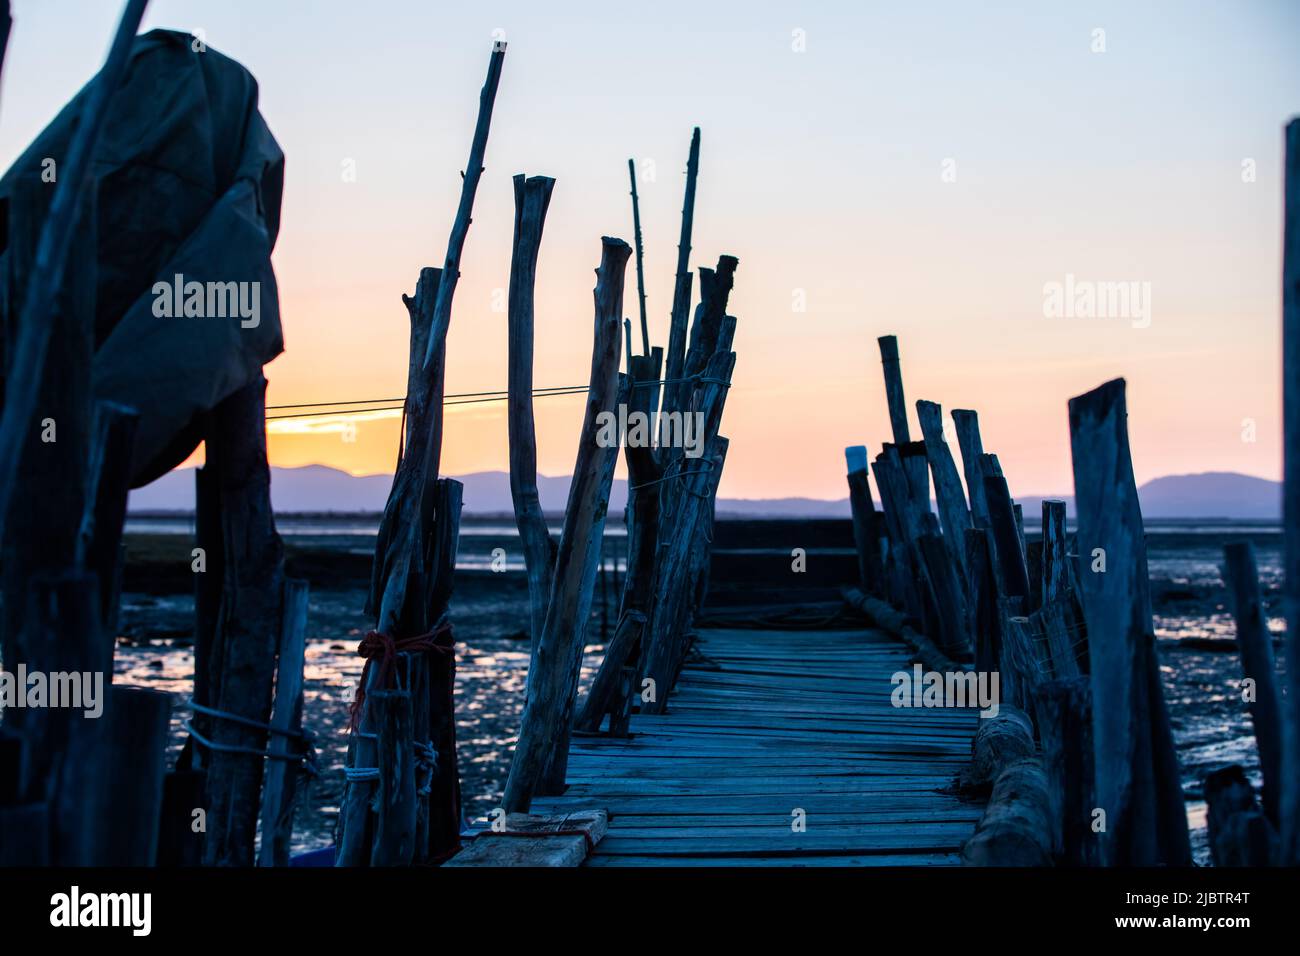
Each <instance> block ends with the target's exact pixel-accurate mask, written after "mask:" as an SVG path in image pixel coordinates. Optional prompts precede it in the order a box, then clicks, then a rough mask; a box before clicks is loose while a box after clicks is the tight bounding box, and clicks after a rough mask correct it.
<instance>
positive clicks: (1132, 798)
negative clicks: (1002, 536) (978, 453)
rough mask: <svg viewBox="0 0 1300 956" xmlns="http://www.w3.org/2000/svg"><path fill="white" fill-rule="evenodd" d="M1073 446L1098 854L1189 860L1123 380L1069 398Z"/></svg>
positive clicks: (1110, 860)
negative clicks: (1100, 827)
mask: <svg viewBox="0 0 1300 956" xmlns="http://www.w3.org/2000/svg"><path fill="white" fill-rule="evenodd" d="M1070 445H1071V452H1072V457H1073V462H1074V493H1075V508H1076V511H1077V515H1078V523H1079V530H1078V542H1079V545H1078V546H1079V553H1080V556H1081V558H1082V560H1083V561H1085V562H1087V567H1088V568H1089V570H1087V571H1085V572H1083V574H1082V575H1081V580H1080V590H1081V592H1082V595H1081V596H1082V603H1083V610H1084V618H1085V620H1086V623H1087V628H1088V656H1089V661H1090V672H1091V680H1092V700H1093V709H1092V720H1093V747H1094V750H1095V772H1096V797H1097V806H1098V807H1099V808H1100V809H1101V810H1102V811H1104V812H1105V815H1106V818H1105V825H1106V829H1105V832H1104V835H1103V838H1102V841H1101V858H1102V862H1103V863H1104V864H1106V865H1109V866H1125V865H1129V866H1144V865H1145V866H1154V865H1190V864H1191V848H1190V844H1189V841H1188V835H1187V815H1186V809H1185V807H1184V804H1183V791H1182V780H1181V777H1180V775H1179V768H1178V755H1177V753H1176V752H1175V750H1174V740H1173V733H1172V731H1171V729H1170V726H1169V715H1168V712H1167V711H1166V708H1165V699H1164V693H1163V691H1162V689H1161V686H1160V668H1159V664H1158V661H1157V654H1156V646H1155V643H1156V642H1155V632H1154V628H1153V625H1152V620H1151V593H1150V582H1149V580H1148V577H1147V556H1146V544H1145V541H1144V537H1143V528H1142V512H1141V509H1140V507H1139V505H1138V496H1137V484H1136V483H1135V481H1134V478H1133V461H1132V458H1131V456H1130V453H1129V441H1128V411H1127V406H1126V403H1125V396H1124V380H1123V379H1116V380H1115V381H1112V382H1107V383H1106V384H1105V385H1102V386H1101V387H1100V388H1097V389H1094V390H1093V391H1091V392H1088V393H1087V394H1085V395H1080V396H1079V397H1077V398H1074V399H1071V400H1070ZM987 487H988V486H987V485H986V488H987ZM991 504H992V502H990V505H991ZM995 519H996V515H995ZM1001 545H1002V542H1001V541H999V547H1001Z"/></svg>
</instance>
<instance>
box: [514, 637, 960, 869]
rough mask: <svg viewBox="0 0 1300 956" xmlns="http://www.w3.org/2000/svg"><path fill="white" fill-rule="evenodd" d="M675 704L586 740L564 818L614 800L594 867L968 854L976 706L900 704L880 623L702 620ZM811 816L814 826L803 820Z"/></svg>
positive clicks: (542, 803)
mask: <svg viewBox="0 0 1300 956" xmlns="http://www.w3.org/2000/svg"><path fill="white" fill-rule="evenodd" d="M696 651H697V652H696V653H693V654H692V655H691V657H690V659H689V660H687V662H686V663H685V665H684V667H683V670H682V673H681V676H680V678H679V679H678V682H677V685H676V688H675V690H674V691H673V694H672V696H671V698H670V700H669V706H668V711H667V713H665V714H634V715H633V716H632V719H631V725H630V730H631V736H630V737H624V738H619V737H608V736H589V737H575V738H574V740H573V747H572V751H571V753H570V756H569V768H568V777H567V779H568V784H569V786H568V788H567V790H566V791H565V793H564V794H563V795H562V796H552V797H538V798H536V799H534V801H533V805H532V812H533V813H537V814H547V815H551V816H553V817H555V816H562V815H564V814H568V813H577V812H579V811H583V810H592V809H604V810H607V811H608V812H609V817H610V819H609V830H608V833H607V834H606V836H605V837H604V839H603V840H601V841H600V842H599V843H598V844H597V845H596V847H595V850H594V852H593V854H592V855H591V856H590V857H588V859H587V865H589V866H726V865H738V866H761V865H771V864H777V865H783V866H792V865H793V866H800V865H803V866H819V865H820V866H884V865H892V866H901V865H917V866H934V865H958V864H960V862H961V858H960V855H959V854H960V850H961V846H962V844H963V843H964V842H965V841H966V840H967V839H968V838H969V837H970V836H971V834H972V833H973V832H974V829H975V824H976V822H977V820H978V819H979V816H980V814H981V813H982V812H983V804H982V802H971V801H970V800H968V799H961V798H959V797H958V796H956V795H954V794H952V793H949V792H947V791H948V788H949V787H950V785H951V783H952V781H953V779H954V778H955V777H956V775H957V774H958V773H959V772H960V771H961V770H962V769H963V767H965V766H966V764H967V763H968V762H969V759H970V751H971V739H972V736H973V735H974V732H975V728H976V725H977V723H978V720H979V718H978V716H977V714H976V712H975V711H974V710H972V709H943V708H933V709H924V708H906V709H905V708H897V707H894V706H892V704H891V702H890V694H891V691H892V690H893V686H894V685H893V684H892V682H891V676H892V675H893V674H894V673H896V672H898V671H908V672H910V671H911V667H912V662H911V658H910V657H909V654H908V651H907V649H906V648H905V647H904V646H903V645H902V644H900V643H898V642H897V641H896V640H894V639H893V638H891V637H889V636H887V635H885V634H883V633H882V632H879V631H874V630H864V629H858V630H836V631H771V630H762V631H757V630H755V631H750V630H722V629H718V630H703V631H701V632H700V637H699V640H698V642H697V644H696ZM800 824H802V825H800Z"/></svg>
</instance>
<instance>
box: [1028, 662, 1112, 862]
mask: <svg viewBox="0 0 1300 956" xmlns="http://www.w3.org/2000/svg"><path fill="white" fill-rule="evenodd" d="M1034 710H1035V714H1036V716H1037V722H1038V735H1039V737H1040V739H1041V740H1042V750H1043V769H1044V770H1045V771H1046V773H1047V782H1048V786H1049V788H1050V791H1051V795H1052V809H1053V824H1054V826H1055V830H1056V847H1057V852H1058V857H1059V859H1060V861H1061V862H1062V863H1064V864H1065V865H1067V866H1091V865H1093V864H1095V863H1096V861H1097V853H1096V849H1097V835H1096V834H1094V833H1093V832H1092V822H1093V814H1092V810H1093V807H1094V806H1095V804H1094V802H1093V784H1092V778H1093V769H1092V768H1093V764H1092V759H1093V758H1092V691H1091V690H1090V689H1089V687H1088V679H1087V678H1086V677H1074V678H1070V679H1066V680H1052V681H1046V682H1044V683H1043V684H1040V685H1039V686H1038V688H1037V690H1036V692H1035V694H1034Z"/></svg>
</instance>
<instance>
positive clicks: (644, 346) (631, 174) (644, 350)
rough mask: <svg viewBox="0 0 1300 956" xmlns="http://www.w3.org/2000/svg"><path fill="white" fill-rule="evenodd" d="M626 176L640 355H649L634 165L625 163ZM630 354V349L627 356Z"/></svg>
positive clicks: (630, 161) (642, 250)
mask: <svg viewBox="0 0 1300 956" xmlns="http://www.w3.org/2000/svg"><path fill="white" fill-rule="evenodd" d="M627 175H628V178H629V179H630V180H631V181H632V233H633V236H632V238H633V240H634V241H635V243H636V298H637V303H638V304H639V305H640V306H641V354H642V355H649V354H650V324H649V322H648V321H647V319H646V314H645V249H644V248H642V245H641V203H640V201H639V200H638V198H637V194H636V163H635V162H633V161H632V160H631V159H629V160H628V161H627ZM631 354H632V350H631V348H629V349H628V355H629V356H630V355H631Z"/></svg>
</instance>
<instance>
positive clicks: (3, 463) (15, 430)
mask: <svg viewBox="0 0 1300 956" xmlns="http://www.w3.org/2000/svg"><path fill="white" fill-rule="evenodd" d="M147 5H148V0H128V2H127V5H126V9H125V10H124V11H123V12H122V19H121V20H119V21H118V24H117V33H116V35H115V36H114V37H113V45H112V46H111V47H110V48H109V51H108V59H107V60H106V61H105V62H104V68H103V69H102V70H100V71H99V75H98V76H97V77H96V78H95V80H94V87H93V89H92V90H91V91H90V95H89V96H88V97H87V98H86V104H85V108H84V110H83V112H82V114H81V121H80V122H79V123H78V124H77V128H76V130H75V131H74V132H73V134H72V140H71V142H70V143H69V144H68V151H67V153H66V154H65V155H64V158H63V161H62V163H61V164H60V165H61V169H60V175H59V180H58V182H57V183H56V184H55V186H54V196H53V199H52V200H51V202H50V210H49V214H48V215H47V216H46V217H45V222H44V225H43V226H42V228H41V234H40V241H39V242H38V243H37V246H36V255H35V261H34V262H33V266H32V272H31V278H30V279H29V280H28V282H27V287H26V289H25V290H24V295H23V307H22V312H21V315H20V318H19V320H18V341H17V343H16V346H15V348H14V356H13V361H12V362H11V363H10V365H9V372H10V378H9V381H8V383H7V386H6V389H5V402H4V414H3V417H0V536H2V535H3V530H4V522H5V518H6V516H7V515H8V513H9V504H10V501H11V500H12V499H13V492H14V485H15V482H16V480H17V468H18V458H19V455H20V453H21V452H20V449H21V447H22V444H23V441H24V439H25V438H26V437H27V436H28V435H29V434H30V433H31V429H32V428H33V427H34V424H35V419H34V416H35V414H36V406H37V396H38V395H39V392H40V386H41V373H42V370H43V369H44V367H45V355H46V353H47V352H48V350H49V346H50V336H51V332H52V330H53V323H52V322H51V321H50V310H51V309H52V308H53V307H54V303H55V302H56V301H57V300H58V297H59V290H60V289H62V288H63V280H64V274H65V271H66V269H67V264H68V251H69V250H70V249H71V248H72V242H73V238H74V237H75V235H76V232H77V222H78V219H79V217H80V216H81V214H82V210H83V202H82V199H83V196H84V195H85V193H86V191H87V189H89V188H90V183H91V179H92V171H93V166H94V160H95V147H96V145H97V144H98V143H99V137H100V134H101V133H102V132H103V130H104V126H105V124H106V123H107V122H108V113H109V103H110V100H111V99H112V96H113V94H114V93H116V92H117V88H118V87H119V86H120V85H121V83H122V77H123V76H125V74H126V69H127V63H128V61H129V60H130V57H131V46H132V44H133V42H134V41H135V33H136V30H138V29H139V27H140V20H141V19H142V18H143V17H144V10H145V7H146V6H147Z"/></svg>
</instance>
